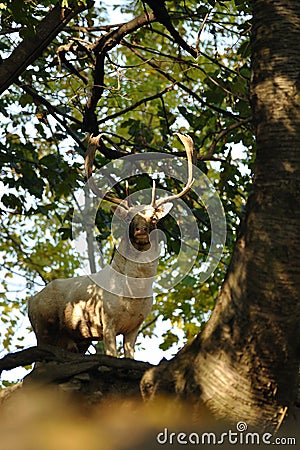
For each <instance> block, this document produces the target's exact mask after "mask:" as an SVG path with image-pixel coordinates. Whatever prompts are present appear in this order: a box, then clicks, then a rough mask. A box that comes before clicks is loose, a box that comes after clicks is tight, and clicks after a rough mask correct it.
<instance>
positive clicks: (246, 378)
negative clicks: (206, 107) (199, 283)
mask: <svg viewBox="0 0 300 450" xmlns="http://www.w3.org/2000/svg"><path fill="white" fill-rule="evenodd" d="M253 16H254V17H253V31H252V91H251V97H252V109H253V117H254V118H255V127H256V138H257V157H256V165H255V178H254V183H253V190H252V192H251V194H250V196H249V200H248V204H247V212H246V217H245V220H244V223H243V225H242V227H241V230H240V233H239V236H238V239H237V242H236V245H235V249H234V253H233V257H232V261H231V264H230V267H229V270H228V273H227V276H226V279H225V281H224V284H223V286H222V289H221V292H220V294H219V297H218V300H217V304H216V307H215V309H214V311H213V313H212V316H211V318H210V320H209V322H208V323H207V326H206V328H205V330H204V332H203V333H202V334H201V335H199V336H197V338H196V339H195V340H194V341H193V342H192V343H191V344H190V345H187V346H186V347H185V348H184V349H183V350H182V351H181V352H180V353H179V354H178V355H177V356H176V357H175V358H174V359H173V360H172V361H171V362H170V363H169V364H166V363H165V364H163V365H161V366H160V367H158V368H153V369H151V370H150V371H149V372H147V373H146V374H145V376H144V378H143V381H142V389H143V393H144V396H145V397H155V396H156V395H157V394H159V393H165V392H168V393H174V392H175V393H176V394H177V395H178V396H180V397H182V398H184V397H187V396H188V397H192V398H193V399H194V400H196V401H197V402H201V403H202V404H204V405H206V407H207V408H208V409H209V410H210V411H211V412H212V413H213V414H214V415H215V417H217V418H221V419H222V418H224V419H225V418H226V420H230V421H231V422H239V421H245V422H246V423H247V424H248V425H249V426H253V427H255V428H259V429H271V430H274V429H276V428H277V427H278V425H279V424H280V423H281V421H282V419H283V418H284V416H285V415H286V413H287V411H289V408H291V407H292V406H293V404H294V402H295V400H296V393H297V377H298V360H299V316H300V311H299V298H300V236H299V230H300V226H299V225H300V220H299V219H300V208H299V198H300V196H299V180H300V173H299V172H300V153H299V149H300V109H299V106H300V105H299V100H300V92H299V87H300V78H299V74H300V52H299V48H300V8H299V2H298V1H297V0H256V1H253Z"/></svg>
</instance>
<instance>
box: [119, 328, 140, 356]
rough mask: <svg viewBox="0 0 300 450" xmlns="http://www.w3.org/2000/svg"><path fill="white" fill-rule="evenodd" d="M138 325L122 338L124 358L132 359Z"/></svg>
mask: <svg viewBox="0 0 300 450" xmlns="http://www.w3.org/2000/svg"><path fill="white" fill-rule="evenodd" d="M139 328H140V326H138V327H137V328H135V329H134V330H133V331H130V332H129V333H126V334H124V338H123V348H124V353H125V358H130V359H133V357H134V344H135V341H136V337H137V335H138V332H139Z"/></svg>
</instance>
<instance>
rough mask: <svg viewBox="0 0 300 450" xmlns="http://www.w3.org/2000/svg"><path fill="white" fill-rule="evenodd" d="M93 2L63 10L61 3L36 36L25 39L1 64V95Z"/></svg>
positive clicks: (53, 10) (37, 31) (38, 28)
mask: <svg viewBox="0 0 300 450" xmlns="http://www.w3.org/2000/svg"><path fill="white" fill-rule="evenodd" d="M91 4H92V2H90V1H88V2H87V3H86V4H85V3H84V2H82V3H80V4H79V6H75V7H73V8H72V7H70V6H69V7H68V8H63V7H62V6H61V5H60V4H59V3H58V4H57V5H56V6H55V7H54V8H53V9H52V10H50V12H49V13H48V14H47V15H46V17H45V18H44V19H43V20H42V21H41V22H40V24H39V25H38V27H37V30H36V34H35V35H34V36H30V37H28V38H25V39H24V40H23V41H22V42H21V43H20V44H19V45H18V47H17V48H16V49H15V50H14V51H13V52H12V54H11V55H10V56H9V57H8V58H6V59H5V60H3V61H2V63H1V64H0V94H2V93H3V92H4V91H5V90H6V89H7V88H8V87H9V86H10V85H11V84H12V83H14V82H15V81H16V80H17V78H18V77H19V75H21V74H22V73H23V72H24V71H25V70H26V69H27V67H28V66H29V65H30V64H32V63H33V62H34V61H35V60H36V59H37V58H38V57H39V56H40V55H41V53H42V52H43V50H44V49H45V48H47V46H48V45H49V44H50V43H51V42H52V41H53V39H54V38H55V37H56V36H57V35H58V34H59V33H60V32H61V31H62V30H63V29H64V28H65V26H66V25H67V23H68V22H70V20H71V19H73V17H76V16H77V15H78V14H79V13H80V12H81V11H84V10H85V9H87V8H89V7H90V6H91Z"/></svg>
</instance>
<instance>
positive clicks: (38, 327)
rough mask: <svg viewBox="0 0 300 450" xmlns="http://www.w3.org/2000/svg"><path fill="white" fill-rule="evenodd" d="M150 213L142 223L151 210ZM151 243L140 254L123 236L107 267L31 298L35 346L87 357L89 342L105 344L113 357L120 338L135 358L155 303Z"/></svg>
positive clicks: (158, 215)
mask: <svg viewBox="0 0 300 450" xmlns="http://www.w3.org/2000/svg"><path fill="white" fill-rule="evenodd" d="M152 209H153V208H152ZM169 210H170V205H166V208H165V210H164V208H162V207H160V211H159V213H158V211H155V214H156V216H155V220H156V221H157V220H159V219H160V218H161V217H163V215H165V214H167V213H168V212H169ZM123 212H124V211H123ZM148 213H149V211H148V210H147V214H146V215H145V216H146V217H144V220H146V221H148V220H150V218H151V217H152V216H153V213H154V210H153V211H152V215H151V214H148ZM128 214H129V213H128ZM138 214H139V215H141V216H142V214H141V213H140V212H139V213H138ZM131 218H132V214H131ZM152 218H153V217H152ZM154 233H155V231H154ZM151 242H152V245H151V247H150V248H149V249H148V248H147V250H145V251H140V250H137V249H136V248H134V247H133V246H132V245H131V243H130V241H129V239H128V238H127V237H123V238H122V240H121V242H120V245H119V247H118V250H117V251H116V253H115V256H114V260H113V263H112V266H111V267H110V266H108V267H106V268H105V269H104V270H102V271H100V272H98V273H97V274H93V275H89V276H81V277H77V278H69V279H57V280H54V281H52V282H50V283H49V284H48V285H47V286H46V287H45V288H44V289H43V290H42V291H41V292H39V293H38V294H36V295H35V296H33V297H32V298H31V299H29V305H28V314H29V318H30V321H31V324H32V327H33V330H34V332H35V334H36V336H37V342H38V345H42V344H51V345H56V346H59V347H62V348H65V349H68V350H73V351H80V352H85V351H86V350H87V348H88V346H89V345H90V342H91V341H92V340H102V339H103V342H104V346H105V351H106V354H107V355H112V356H116V355H117V351H116V336H117V335H119V334H122V335H123V336H124V353H125V357H127V358H133V356H134V345H135V341H136V337H137V334H138V330H139V327H140V325H141V324H142V322H143V321H144V320H145V318H146V317H147V315H148V314H149V313H150V311H151V307H152V301H153V296H152V283H153V281H154V277H155V274H156V269H157V264H158V247H157V245H155V240H154V242H153V241H152V240H151ZM101 286H102V287H101ZM103 288H104V289H103Z"/></svg>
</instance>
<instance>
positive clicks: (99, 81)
mask: <svg viewBox="0 0 300 450" xmlns="http://www.w3.org/2000/svg"><path fill="white" fill-rule="evenodd" d="M155 20H156V18H155V15H154V14H153V13H151V14H141V15H140V16H138V17H136V18H134V19H133V20H130V21H129V22H128V23H125V24H123V25H121V26H120V27H119V28H118V29H117V30H112V31H110V32H109V33H107V34H106V35H105V36H103V37H102V38H101V39H99V40H98V41H97V42H96V43H95V44H93V45H91V46H90V47H89V50H90V51H92V52H94V54H95V55H96V64H95V70H94V75H93V76H94V85H93V88H92V89H91V92H90V96H89V99H88V101H87V105H86V108H85V114H84V119H83V124H84V129H85V130H86V131H89V132H90V133H93V134H94V135H96V134H98V125H97V117H96V114H95V109H96V107H97V104H98V101H99V99H100V98H101V96H102V94H103V91H104V87H105V84H104V74H105V70H104V63H105V57H106V54H107V53H108V52H109V51H110V50H111V49H112V48H114V47H115V46H116V45H118V44H119V43H120V42H121V40H122V39H123V37H124V36H126V35H127V34H130V33H132V32H133V31H135V30H137V29H139V28H141V27H142V26H144V25H146V24H148V23H150V22H153V21H155Z"/></svg>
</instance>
